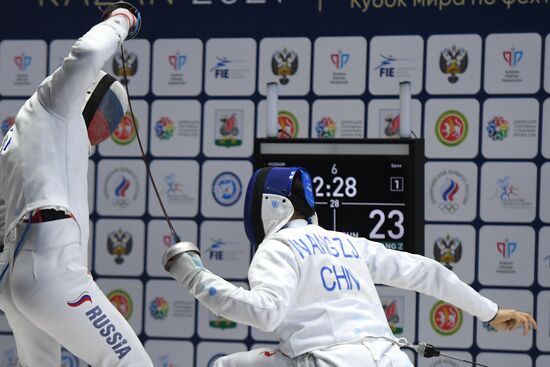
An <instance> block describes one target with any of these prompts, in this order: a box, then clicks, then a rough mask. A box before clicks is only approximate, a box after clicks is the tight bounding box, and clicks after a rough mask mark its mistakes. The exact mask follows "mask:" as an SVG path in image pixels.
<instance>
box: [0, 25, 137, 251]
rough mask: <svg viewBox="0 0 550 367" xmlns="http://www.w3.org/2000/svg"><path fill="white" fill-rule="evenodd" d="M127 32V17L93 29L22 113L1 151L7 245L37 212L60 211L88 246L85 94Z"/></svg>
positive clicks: (0, 186)
mask: <svg viewBox="0 0 550 367" xmlns="http://www.w3.org/2000/svg"><path fill="white" fill-rule="evenodd" d="M128 27H129V24H128V21H127V20H126V19H125V18H124V17H112V18H109V19H107V20H106V21H104V22H102V23H99V24H98V25H96V26H94V27H93V28H92V29H90V31H88V32H87V33H86V34H85V35H84V36H82V37H81V38H80V39H79V40H78V41H77V42H76V43H75V44H74V45H73V47H72V49H71V52H70V54H69V55H68V56H67V57H66V58H65V59H64V60H63V64H62V66H61V67H59V68H58V69H57V70H56V71H55V72H54V73H53V74H52V75H50V76H48V77H47V78H46V79H45V80H44V81H43V82H42V84H41V85H40V86H39V87H38V90H37V91H36V93H34V94H33V95H32V96H31V97H30V98H29V99H28V100H27V101H26V102H25V104H24V105H23V107H22V108H21V109H20V110H19V112H18V113H17V116H16V117H15V125H14V126H13V127H12V128H11V129H10V130H9V131H8V132H7V133H6V135H5V137H4V140H3V142H2V146H1V147H0V172H1V175H0V214H1V213H4V215H3V216H2V217H1V218H0V222H2V223H0V231H1V230H2V228H3V227H5V232H6V233H5V234H4V241H5V242H7V239H8V237H9V238H13V236H8V234H9V233H10V231H11V230H13V228H14V227H15V225H16V224H17V222H19V221H20V220H21V219H22V218H23V217H25V216H26V215H28V214H29V213H30V212H31V211H32V210H34V209H37V208H59V209H64V210H66V211H69V212H71V213H72V214H73V216H74V217H75V219H76V221H77V222H78V224H79V226H80V229H81V239H82V242H83V243H87V241H88V232H89V229H88V227H89V224H88V194H87V192H88V191H87V186H88V184H87V172H88V155H89V152H90V143H89V139H88V134H87V131H86V124H85V122H84V118H83V117H82V110H83V107H84V103H85V96H86V91H87V90H88V88H90V86H91V84H92V82H93V81H94V79H95V78H96V77H97V75H98V73H99V70H100V69H101V67H102V66H103V65H104V64H105V62H106V61H107V59H108V58H109V57H111V56H112V55H113V54H114V52H115V50H116V47H117V46H119V45H120V44H121V43H122V41H124V39H125V38H126V35H127V34H128ZM4 201H5V202H4ZM3 206H5V207H3Z"/></svg>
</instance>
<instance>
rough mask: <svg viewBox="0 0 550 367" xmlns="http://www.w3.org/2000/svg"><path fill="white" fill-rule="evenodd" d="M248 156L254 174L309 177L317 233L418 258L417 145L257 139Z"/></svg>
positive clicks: (420, 171)
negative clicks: (288, 172)
mask: <svg viewBox="0 0 550 367" xmlns="http://www.w3.org/2000/svg"><path fill="white" fill-rule="evenodd" d="M254 151H255V156H254V165H255V168H259V167H265V166H300V167H304V168H306V169H307V170H308V171H309V172H310V174H311V178H312V183H313V190H314V192H315V206H316V212H317V215H318V217H319V224H320V225H321V226H322V227H324V228H327V229H331V230H337V231H340V232H345V233H347V234H349V235H351V236H355V237H366V238H368V239H370V240H373V241H378V242H381V243H383V244H384V245H386V247H388V248H392V249H395V250H401V251H407V252H411V253H418V254H423V247H424V226H423V225H424V141H423V140H422V139H398V140H396V139H290V140H282V139H258V140H257V141H256V147H255V150H254Z"/></svg>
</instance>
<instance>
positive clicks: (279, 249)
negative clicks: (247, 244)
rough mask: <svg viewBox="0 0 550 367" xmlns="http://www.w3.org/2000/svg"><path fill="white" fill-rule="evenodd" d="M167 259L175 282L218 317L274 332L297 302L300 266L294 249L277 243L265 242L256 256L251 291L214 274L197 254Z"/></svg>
mask: <svg viewBox="0 0 550 367" xmlns="http://www.w3.org/2000/svg"><path fill="white" fill-rule="evenodd" d="M175 246H178V244H176V245H175ZM169 251H170V249H169V250H168V251H167V253H169ZM175 257H176V256H174V257H173V258H175ZM167 260H168V259H163V261H164V262H165V268H166V269H167V270H168V271H169V272H170V274H171V275H172V277H173V278H174V279H176V280H177V281H179V282H180V283H182V284H183V285H184V286H185V287H186V288H187V289H188V290H189V292H190V293H191V294H192V295H193V296H194V297H195V298H196V299H197V300H198V301H199V302H201V303H202V304H203V305H204V306H206V307H207V308H208V309H209V310H210V311H212V312H213V313H214V314H216V315H218V316H223V317H225V318H227V319H230V320H232V321H236V322H239V323H242V324H246V325H250V326H254V327H256V328H258V329H260V330H263V331H272V330H274V329H275V328H276V327H277V326H278V325H279V324H280V323H281V321H282V320H283V318H284V317H285V315H286V314H287V312H288V309H289V307H290V305H292V303H293V302H294V298H295V290H296V289H297V284H298V270H297V264H296V262H295V259H294V255H293V253H292V250H290V248H288V246H285V245H282V244H281V243H278V242H277V241H266V242H264V243H263V244H262V245H261V246H260V247H259V249H258V251H257V252H256V254H255V255H254V258H253V259H252V263H251V265H250V269H249V272H248V278H249V282H250V288H251V289H250V290H246V289H243V288H240V287H236V286H234V285H233V284H231V283H229V282H227V281H226V280H224V279H222V278H220V277H219V276H217V275H215V274H212V273H211V272H210V271H208V270H207V269H206V268H205V267H204V266H203V264H202V262H201V260H200V257H199V256H198V255H197V254H196V253H194V252H191V251H188V252H184V253H183V254H181V255H180V256H178V257H177V259H176V260H174V261H172V262H167ZM166 264H167V265H166Z"/></svg>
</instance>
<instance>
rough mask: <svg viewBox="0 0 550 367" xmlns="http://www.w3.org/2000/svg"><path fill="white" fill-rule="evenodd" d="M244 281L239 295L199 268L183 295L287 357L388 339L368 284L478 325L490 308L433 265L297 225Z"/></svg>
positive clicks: (256, 261)
mask: <svg viewBox="0 0 550 367" xmlns="http://www.w3.org/2000/svg"><path fill="white" fill-rule="evenodd" d="M248 278H249V282H250V287H251V289H250V290H245V289H243V288H238V287H235V286H233V285H231V284H230V283H228V282H226V281H225V280H223V279H221V278H220V277H218V276H216V275H214V274H212V273H210V272H208V271H206V269H203V270H202V271H199V272H197V274H196V275H195V276H194V277H193V279H192V280H191V282H190V284H189V290H190V292H191V293H192V294H193V295H194V296H195V297H196V298H197V299H199V301H200V302H201V303H203V304H204V305H206V307H208V308H209V309H210V310H211V311H212V312H214V313H215V314H216V315H220V316H223V317H225V318H228V319H231V320H233V321H236V322H240V323H243V324H248V325H251V326H254V327H257V328H259V329H261V330H264V331H274V332H275V334H276V336H277V337H278V339H279V341H280V345H279V347H280V350H281V351H282V352H283V353H285V354H287V355H289V356H290V357H295V356H298V355H301V354H303V353H306V352H308V351H312V350H315V349H320V348H323V347H327V346H331V345H336V344H342V343H348V342H354V341H358V340H361V339H364V338H365V337H387V338H394V336H393V334H392V332H391V329H390V327H389V325H388V323H387V321H386V316H385V314H384V310H383V308H382V304H381V302H380V299H379V297H378V294H377V292H376V289H375V286H374V284H375V283H380V284H386V285H390V286H394V287H398V288H403V289H409V290H415V291H418V292H421V293H424V294H427V295H430V296H433V297H436V298H438V299H441V300H443V301H446V302H449V303H452V304H454V305H455V306H458V307H460V308H461V309H462V310H464V311H466V312H468V313H469V314H471V315H474V316H477V317H478V318H479V319H480V320H481V321H488V320H490V319H491V318H492V317H493V316H494V315H495V314H496V312H497V309H498V307H497V305H496V304H495V303H493V302H492V301H490V300H489V299H487V298H485V297H483V296H481V295H480V294H479V293H477V292H476V291H475V290H474V289H472V288H471V287H470V286H468V285H467V284H465V283H463V282H462V281H461V280H460V279H459V278H458V277H457V276H456V275H455V274H454V273H453V272H451V271H450V270H448V269H447V268H445V267H444V266H442V265H441V264H439V263H437V262H436V261H433V260H431V259H428V258H425V257H423V256H419V255H413V254H409V253H404V252H399V251H394V250H388V249H386V248H385V247H384V245H382V244H380V243H377V242H373V241H369V240H367V239H364V238H353V237H350V236H348V235H346V234H344V233H340V232H334V231H327V230H325V229H323V228H321V227H319V226H317V225H312V224H310V225H308V224H307V222H306V221H305V220H294V221H291V222H290V223H289V225H287V227H285V228H284V229H282V230H280V231H279V232H277V233H275V234H273V235H270V236H268V237H267V238H266V239H265V240H264V242H263V243H262V244H261V245H260V246H259V247H258V250H257V252H256V254H255V255H254V258H253V259H252V263H251V265H250V269H249V272H248Z"/></svg>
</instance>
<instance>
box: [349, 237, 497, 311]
mask: <svg viewBox="0 0 550 367" xmlns="http://www.w3.org/2000/svg"><path fill="white" fill-rule="evenodd" d="M359 245H360V246H363V254H364V255H365V257H364V258H365V261H366V262H367V266H368V268H369V270H370V273H371V276H372V279H373V281H374V282H375V283H381V284H386V285H390V286H393V287H398V288H403V289H409V290H414V291H417V292H420V293H424V294H427V295H429V296H432V297H435V298H437V299H440V300H442V301H445V302H448V303H451V304H453V305H455V306H457V307H459V308H461V309H462V310H464V311H466V312H468V313H469V314H471V315H474V316H476V317H478V318H479V319H480V320H481V321H489V320H491V319H492V318H493V317H494V316H495V314H496V313H497V311H498V306H497V304H496V303H494V302H493V301H491V300H489V299H488V298H486V297H483V296H482V295H480V294H479V293H478V292H476V291H475V290H474V289H473V288H472V287H470V286H469V285H467V284H466V283H464V282H463V281H461V280H460V279H459V278H458V277H457V276H456V274H455V273H453V272H452V271H450V270H449V269H447V268H446V267H444V266H443V265H441V264H440V263H438V262H436V261H434V260H432V259H429V258H427V257H424V256H420V255H414V254H410V253H408V252H401V251H395V250H389V249H387V248H386V247H385V246H384V245H383V244H381V243H378V242H373V241H369V240H366V239H364V238H363V239H360V243H359Z"/></svg>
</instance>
